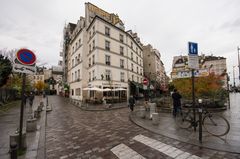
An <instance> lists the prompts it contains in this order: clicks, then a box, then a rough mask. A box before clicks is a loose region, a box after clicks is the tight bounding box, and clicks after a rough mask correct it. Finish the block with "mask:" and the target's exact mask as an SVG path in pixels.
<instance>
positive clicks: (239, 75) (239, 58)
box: [238, 47, 240, 80]
mask: <svg viewBox="0 0 240 159" xmlns="http://www.w3.org/2000/svg"><path fill="white" fill-rule="evenodd" d="M239 50H240V48H239V47H238V79H239V80H240V57H239Z"/></svg>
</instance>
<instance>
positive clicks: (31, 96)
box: [29, 92, 34, 107]
mask: <svg viewBox="0 0 240 159" xmlns="http://www.w3.org/2000/svg"><path fill="white" fill-rule="evenodd" d="M33 100H34V94H33V92H31V93H30V95H29V105H30V106H31V107H32V105H33Z"/></svg>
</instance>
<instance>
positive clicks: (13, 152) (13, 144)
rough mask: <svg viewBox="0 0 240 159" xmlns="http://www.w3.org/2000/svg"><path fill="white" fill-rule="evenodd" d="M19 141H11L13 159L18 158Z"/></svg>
mask: <svg viewBox="0 0 240 159" xmlns="http://www.w3.org/2000/svg"><path fill="white" fill-rule="evenodd" d="M17 149H18V146H17V143H16V142H11V143H10V156H11V159H17Z"/></svg>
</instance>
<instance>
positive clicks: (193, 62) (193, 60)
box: [188, 55, 199, 69]
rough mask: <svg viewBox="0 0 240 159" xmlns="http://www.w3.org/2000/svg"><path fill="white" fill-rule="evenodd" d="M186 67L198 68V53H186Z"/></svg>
mask: <svg viewBox="0 0 240 159" xmlns="http://www.w3.org/2000/svg"><path fill="white" fill-rule="evenodd" d="M188 67H189V68H191V69H198V68H199V61H198V55H197V56H196V55H188Z"/></svg>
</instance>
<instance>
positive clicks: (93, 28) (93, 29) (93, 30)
mask: <svg viewBox="0 0 240 159" xmlns="http://www.w3.org/2000/svg"><path fill="white" fill-rule="evenodd" d="M92 32H93V35H94V34H95V26H93V27H92Z"/></svg>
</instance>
